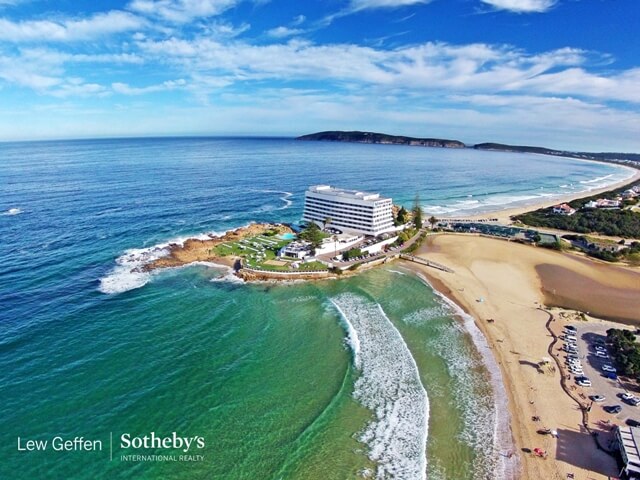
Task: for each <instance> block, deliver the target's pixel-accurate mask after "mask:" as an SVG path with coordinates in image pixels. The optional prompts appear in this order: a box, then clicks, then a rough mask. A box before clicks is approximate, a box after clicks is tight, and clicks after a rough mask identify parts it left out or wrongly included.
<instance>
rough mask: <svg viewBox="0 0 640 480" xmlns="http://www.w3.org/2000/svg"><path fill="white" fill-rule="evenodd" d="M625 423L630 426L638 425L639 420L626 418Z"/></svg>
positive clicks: (639, 424) (639, 425)
mask: <svg viewBox="0 0 640 480" xmlns="http://www.w3.org/2000/svg"><path fill="white" fill-rule="evenodd" d="M625 423H626V424H627V425H629V426H630V427H640V422H639V421H638V420H634V419H633V418H627V420H626V422H625Z"/></svg>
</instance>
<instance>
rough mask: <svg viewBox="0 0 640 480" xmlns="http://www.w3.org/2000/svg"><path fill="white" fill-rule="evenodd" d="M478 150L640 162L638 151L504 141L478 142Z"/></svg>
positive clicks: (631, 162) (618, 161)
mask: <svg viewBox="0 0 640 480" xmlns="http://www.w3.org/2000/svg"><path fill="white" fill-rule="evenodd" d="M473 148H474V149H476V150H491V151H496V152H518V153H538V154H542V155H555V156H559V157H571V158H582V159H585V160H600V161H603V162H615V163H628V164H631V165H634V164H635V166H637V164H639V163H640V154H638V153H617V152H600V153H591V152H571V151H567V150H554V149H552V148H544V147H528V146H521V145H504V144H502V143H478V144H477V145H474V146H473Z"/></svg>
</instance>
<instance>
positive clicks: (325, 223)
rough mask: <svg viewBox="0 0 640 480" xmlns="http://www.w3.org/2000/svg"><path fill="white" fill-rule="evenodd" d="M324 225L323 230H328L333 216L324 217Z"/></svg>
mask: <svg viewBox="0 0 640 480" xmlns="http://www.w3.org/2000/svg"><path fill="white" fill-rule="evenodd" d="M322 223H323V224H324V225H323V227H322V229H323V230H326V229H327V227H328V226H329V225H330V224H331V217H327V218H325V219H324V222H322Z"/></svg>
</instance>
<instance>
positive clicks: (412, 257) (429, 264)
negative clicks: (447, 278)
mask: <svg viewBox="0 0 640 480" xmlns="http://www.w3.org/2000/svg"><path fill="white" fill-rule="evenodd" d="M400 258H401V259H402V260H408V261H409V262H414V263H419V264H420V265H425V266H427V267H431V268H437V269H438V270H442V271H443V272H447V273H454V272H453V270H452V269H450V268H449V267H447V266H445V265H442V264H441V263H438V262H434V261H431V260H427V259H426V258H422V257H416V256H415V255H410V254H408V253H401V254H400Z"/></svg>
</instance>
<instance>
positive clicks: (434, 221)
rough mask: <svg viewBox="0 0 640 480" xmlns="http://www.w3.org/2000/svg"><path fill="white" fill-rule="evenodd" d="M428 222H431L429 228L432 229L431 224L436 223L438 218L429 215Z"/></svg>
mask: <svg viewBox="0 0 640 480" xmlns="http://www.w3.org/2000/svg"><path fill="white" fill-rule="evenodd" d="M429 223H430V224H431V230H433V226H434V225H435V224H436V223H438V219H437V218H436V217H434V216H433V215H431V217H429Z"/></svg>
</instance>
